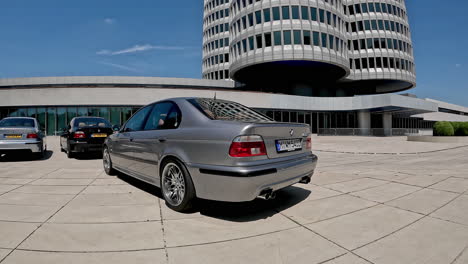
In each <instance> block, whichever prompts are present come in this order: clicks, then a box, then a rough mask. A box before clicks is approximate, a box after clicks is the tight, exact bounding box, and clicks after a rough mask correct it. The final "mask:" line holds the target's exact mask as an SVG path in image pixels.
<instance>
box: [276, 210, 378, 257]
mask: <svg viewBox="0 0 468 264" xmlns="http://www.w3.org/2000/svg"><path fill="white" fill-rule="evenodd" d="M277 212H278V213H279V214H281V215H283V216H284V217H286V218H288V219H289V220H290V221H292V222H293V223H295V224H297V225H299V226H300V227H302V228H305V229H306V230H309V231H310V232H312V233H314V234H316V235H318V236H320V237H321V238H323V239H325V240H327V241H328V242H330V243H332V244H334V245H336V246H338V247H340V248H341V249H343V250H345V251H346V252H347V253H350V254H352V255H354V256H356V257H358V258H360V259H363V260H365V261H367V262H369V263H371V264H374V263H373V262H372V261H369V260H367V259H365V258H364V257H361V256H360V255H358V254H356V253H354V252H353V251H351V250H349V249H347V248H345V247H343V246H342V245H340V244H338V243H336V242H335V241H333V240H331V239H329V238H327V237H325V236H323V235H322V234H320V233H318V232H316V231H314V230H312V229H310V228H308V227H307V226H305V225H307V224H301V223H300V222H298V221H296V220H294V219H293V218H291V217H289V216H287V215H285V214H283V213H282V212H279V211H277ZM335 258H337V257H335ZM328 261H330V260H327V262H328ZM322 263H325V262H322Z"/></svg>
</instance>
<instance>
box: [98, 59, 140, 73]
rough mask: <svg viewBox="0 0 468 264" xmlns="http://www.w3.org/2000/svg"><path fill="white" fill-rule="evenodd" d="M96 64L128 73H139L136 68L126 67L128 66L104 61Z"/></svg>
mask: <svg viewBox="0 0 468 264" xmlns="http://www.w3.org/2000/svg"><path fill="white" fill-rule="evenodd" d="M97 63H99V64H102V65H106V66H110V67H114V68H117V69H121V70H126V71H130V72H140V71H139V70H138V69H136V68H132V67H128V66H125V65H121V64H116V63H111V62H105V61H98V62H97Z"/></svg>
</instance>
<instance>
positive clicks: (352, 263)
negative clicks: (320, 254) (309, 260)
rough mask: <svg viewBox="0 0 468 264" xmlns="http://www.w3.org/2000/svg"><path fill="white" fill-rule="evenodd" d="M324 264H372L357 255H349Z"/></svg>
mask: <svg viewBox="0 0 468 264" xmlns="http://www.w3.org/2000/svg"><path fill="white" fill-rule="evenodd" d="M324 264H371V263H370V262H368V261H366V260H364V259H362V258H360V257H358V256H356V255H353V254H351V253H348V254H346V255H344V256H341V257H338V258H336V259H332V260H330V261H327V262H325V263H324Z"/></svg>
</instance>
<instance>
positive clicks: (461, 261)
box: [453, 247, 468, 264]
mask: <svg viewBox="0 0 468 264" xmlns="http://www.w3.org/2000/svg"><path fill="white" fill-rule="evenodd" d="M466 263H468V247H466V248H465V250H463V252H461V253H460V255H459V256H458V257H457V259H456V260H455V262H454V263H453V264H466Z"/></svg>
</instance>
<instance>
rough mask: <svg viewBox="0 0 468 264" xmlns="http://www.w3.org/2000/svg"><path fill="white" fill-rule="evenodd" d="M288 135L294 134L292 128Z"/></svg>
mask: <svg viewBox="0 0 468 264" xmlns="http://www.w3.org/2000/svg"><path fill="white" fill-rule="evenodd" d="M289 135H291V137H292V136H294V129H291V130H290V131H289Z"/></svg>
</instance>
